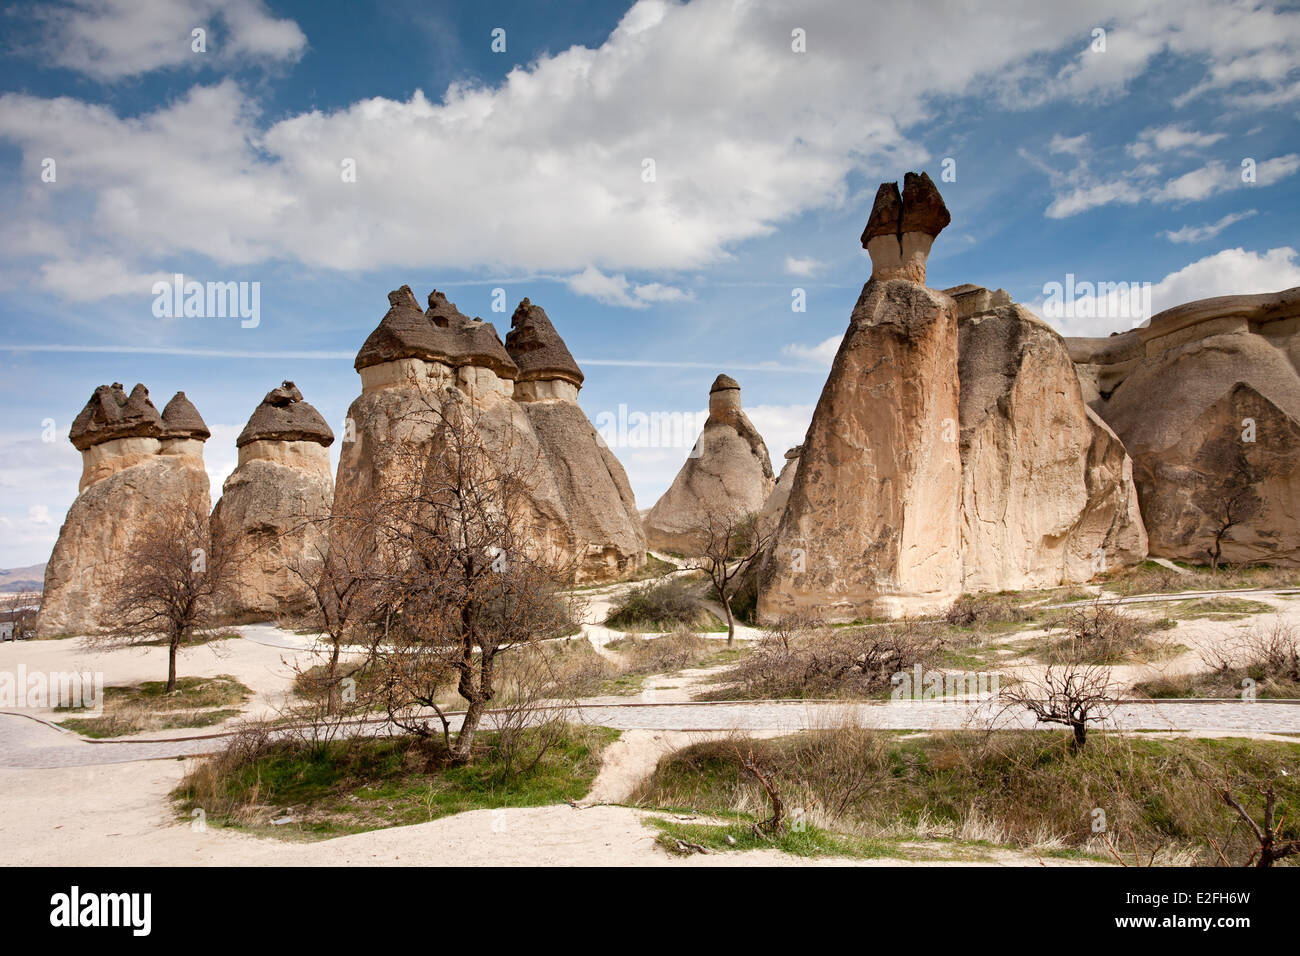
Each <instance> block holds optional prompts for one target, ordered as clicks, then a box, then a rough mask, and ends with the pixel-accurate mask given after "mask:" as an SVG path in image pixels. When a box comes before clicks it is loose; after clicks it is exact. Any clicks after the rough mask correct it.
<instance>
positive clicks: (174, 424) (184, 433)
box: [162, 392, 212, 441]
mask: <svg viewBox="0 0 1300 956" xmlns="http://www.w3.org/2000/svg"><path fill="white" fill-rule="evenodd" d="M162 423H163V435H164V437H166V438H192V439H197V440H198V441H207V440H208V439H209V438H211V437H212V432H210V431H208V426H207V424H206V423H205V422H204V421H203V416H202V415H200V414H199V410H198V409H197V408H195V407H194V403H193V402H191V401H190V400H189V398H187V397H186V395H185V393H184V392H177V393H176V394H175V395H173V396H172V400H171V401H170V402H168V403H167V404H166V405H165V406H163V412H162Z"/></svg>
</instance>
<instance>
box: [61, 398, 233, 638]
mask: <svg viewBox="0 0 1300 956" xmlns="http://www.w3.org/2000/svg"><path fill="white" fill-rule="evenodd" d="M69 437H70V439H71V441H72V444H73V445H74V446H75V447H76V448H77V449H78V450H79V451H80V452H81V460H82V473H81V482H80V486H79V491H80V493H79V494H78V495H77V498H76V500H75V501H73V503H72V507H70V508H69V509H68V515H67V518H66V519H65V520H64V522H63V527H62V528H60V529H59V537H58V540H57V541H56V542H55V545H54V551H53V553H52V554H51V555H50V560H49V563H48V564H47V565H46V568H45V589H44V594H43V596H42V599H41V611H40V615H39V617H38V619H37V635H38V636H40V637H52V636H56V635H61V634H88V633H93V632H96V631H100V630H103V629H104V628H106V627H108V626H110V625H111V624H112V623H113V622H112V621H111V620H110V619H109V616H110V610H111V609H110V608H109V606H108V603H107V602H108V601H109V600H110V599H111V594H112V592H113V590H114V589H115V587H116V585H117V584H118V582H119V581H120V580H121V575H122V567H123V557H124V556H125V555H126V554H127V553H128V552H129V551H130V548H131V546H132V544H133V542H134V540H135V538H136V535H137V534H139V533H141V532H142V531H143V530H144V529H147V527H148V525H149V522H150V520H151V519H152V517H153V516H154V515H156V514H159V513H162V512H165V511H174V510H175V509H177V508H185V507H190V506H193V507H201V508H202V510H203V512H204V513H205V514H206V513H207V511H208V509H209V507H210V499H209V495H208V474H207V472H206V471H205V470H204V468H203V443H204V442H205V441H206V440H207V439H208V437H209V432H208V428H207V426H206V425H204V423H203V419H202V417H200V415H199V413H198V411H197V410H196V409H195V408H194V406H193V405H192V404H191V403H190V401H189V399H187V398H186V397H185V393H184V392H177V393H176V395H175V396H174V397H173V398H172V400H171V401H170V402H168V403H167V405H166V406H165V408H164V409H163V413H162V414H161V415H159V414H158V409H157V408H155V407H154V404H153V402H152V401H150V399H149V390H148V389H147V388H145V387H144V386H143V385H136V386H135V388H133V389H131V393H130V394H129V395H128V394H127V393H126V390H125V389H124V388H123V386H122V385H121V384H120V383H117V382H115V383H114V384H112V385H101V386H99V387H98V388H96V389H95V391H94V394H92V395H91V397H90V400H89V401H88V402H87V403H86V406H85V408H83V409H82V410H81V412H80V414H78V415H77V417H76V419H75V420H74V421H73V423H72V429H71V433H70V435H69Z"/></svg>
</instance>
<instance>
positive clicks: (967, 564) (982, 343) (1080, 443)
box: [949, 286, 1147, 592]
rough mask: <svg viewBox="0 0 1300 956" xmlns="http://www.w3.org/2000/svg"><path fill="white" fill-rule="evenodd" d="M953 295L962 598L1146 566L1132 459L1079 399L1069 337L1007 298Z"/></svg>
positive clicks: (966, 290) (968, 290)
mask: <svg viewBox="0 0 1300 956" xmlns="http://www.w3.org/2000/svg"><path fill="white" fill-rule="evenodd" d="M949 291H950V293H952V292H955V293H956V294H955V295H954V296H953V297H954V299H955V300H956V301H957V303H958V311H959V314H960V315H961V317H960V319H959V322H958V328H959V355H960V361H959V372H960V379H961V419H960V424H961V435H960V446H961V461H962V525H961V527H962V588H963V590H965V591H972V592H973V591H990V590H992V591H997V590H1012V589H1020V588H1027V587H1052V586H1056V585H1060V584H1067V583H1074V582H1080V581H1086V580H1088V579H1089V578H1091V577H1093V576H1094V575H1095V574H1097V573H1098V572H1100V571H1103V570H1106V569H1109V568H1115V567H1120V566H1123V565H1127V564H1133V563H1135V562H1137V561H1141V560H1142V559H1143V558H1145V557H1146V552H1147V539H1146V532H1145V530H1144V528H1143V523H1142V517H1141V515H1140V514H1139V512H1138V500H1137V490H1136V487H1135V485H1134V482H1133V474H1132V462H1131V461H1130V459H1129V457H1128V455H1127V454H1126V453H1125V451H1124V446H1123V445H1122V444H1121V442H1120V441H1119V439H1118V438H1117V437H1116V436H1115V434H1114V432H1112V431H1111V430H1110V428H1109V427H1107V425H1106V424H1105V423H1104V422H1103V421H1102V420H1101V419H1100V418H1098V417H1097V415H1096V413H1094V412H1093V411H1092V410H1091V409H1090V408H1088V407H1087V405H1086V404H1085V403H1084V401H1083V395H1082V393H1081V391H1080V388H1079V384H1078V381H1077V379H1076V377H1075V375H1074V373H1073V367H1072V364H1071V362H1070V356H1069V353H1068V351H1067V349H1066V345H1065V341H1064V340H1063V339H1062V338H1061V336H1060V335H1058V334H1057V333H1056V332H1055V330H1053V329H1051V328H1050V327H1049V326H1047V325H1046V323H1044V322H1043V321H1042V320H1040V319H1039V318H1038V317H1037V316H1035V315H1034V314H1033V313H1031V312H1030V311H1029V310H1028V309H1026V308H1024V307H1023V306H1019V305H1014V304H1011V303H1010V299H1009V298H1008V297H1007V296H1006V293H1000V294H998V293H989V291H988V290H987V289H979V288H978V287H974V286H963V287H959V289H958V290H949ZM1000 301H1001V302H1002V303H1003V304H993V303H997V302H1000Z"/></svg>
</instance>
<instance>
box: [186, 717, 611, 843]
mask: <svg viewBox="0 0 1300 956" xmlns="http://www.w3.org/2000/svg"><path fill="white" fill-rule="evenodd" d="M546 732H547V731H543V730H539V729H535V728H530V729H527V730H524V731H521V732H519V733H521V734H522V737H521V738H518V740H517V741H516V744H515V745H517V746H523V747H525V748H527V747H530V746H535V745H537V744H538V743H539V739H540V738H539V735H541V734H542V733H546ZM618 736H619V731H616V730H611V729H609V728H606V727H583V726H573V725H568V726H566V727H564V728H563V729H562V733H560V734H558V735H557V736H555V737H552V738H550V747H549V749H546V750H545V752H544V753H543V754H542V755H541V757H540V759H538V760H537V762H536V764H535V765H534V766H532V767H531V768H530V769H522V770H521V769H514V764H512V763H511V762H510V759H509V757H508V755H507V753H506V752H505V751H504V749H503V746H502V738H501V735H500V734H498V733H496V732H485V733H484V732H481V733H480V734H479V735H478V737H477V738H476V740H475V755H474V760H473V761H472V762H471V763H469V764H466V765H463V766H455V765H450V764H449V763H448V761H447V753H446V750H445V748H444V747H443V745H442V742H441V740H436V741H434V740H431V741H418V740H413V739H411V738H405V737H403V738H383V739H372V738H366V739H356V740H349V741H336V742H333V743H331V744H329V745H328V746H325V747H321V748H316V749H311V748H305V747H303V746H300V745H299V746H295V745H294V744H292V743H290V742H288V741H283V742H279V743H275V744H270V745H267V746H264V747H262V748H258V749H255V750H253V751H251V753H244V754H239V753H236V754H229V753H228V754H227V755H224V756H219V757H216V758H212V759H209V760H207V761H204V762H203V763H202V764H200V765H198V766H197V767H196V768H195V769H194V770H192V771H190V773H188V774H187V775H186V776H185V778H184V779H183V780H182V781H181V783H180V785H179V786H178V787H177V788H176V789H175V790H174V791H173V792H172V797H173V799H174V800H175V802H176V809H177V814H178V815H179V816H180V817H182V818H185V819H188V818H189V815H190V812H191V811H192V810H194V809H196V808H200V807H201V808H202V809H203V810H204V811H205V813H206V814H207V821H208V823H209V824H212V825H215V826H222V827H234V828H238V829H242V830H248V831H252V832H258V833H267V834H274V835H276V836H279V837H282V838H290V839H293V838H299V839H302V838H307V839H310V838H322V837H330V836H336V835H340V834H347V833H360V832H363V831H366V830H375V829H380V828H385V827H394V826H408V825H411V824H416V823H425V822H428V821H429V820H436V819H438V818H439V817H444V816H449V815H451V814H454V813H464V812H466V811H469V810H485V809H496V808H502V807H537V806H546V805H549V804H555V803H563V802H565V801H567V800H575V801H576V800H580V799H581V798H582V797H584V796H585V795H586V794H587V792H588V791H589V790H590V789H591V783H592V781H593V780H594V779H595V777H596V773H597V772H598V771H599V769H600V755H601V753H602V751H603V750H604V748H605V747H606V746H608V745H609V744H610V743H612V742H613V741H615V740H617V739H618ZM285 817H288V818H289V821H290V822H286V823H284V824H282V825H275V824H273V823H272V822H271V821H272V820H275V819H284V818H285Z"/></svg>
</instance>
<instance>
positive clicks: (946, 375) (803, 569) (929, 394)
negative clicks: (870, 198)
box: [758, 173, 961, 620]
mask: <svg viewBox="0 0 1300 956" xmlns="http://www.w3.org/2000/svg"><path fill="white" fill-rule="evenodd" d="M949 218H950V217H949V215H948V211H947V209H946V208H945V207H944V204H943V200H942V198H940V196H939V193H938V190H937V189H935V187H934V184H933V183H932V182H931V181H930V178H929V177H928V176H926V175H925V174H924V173H922V174H921V175H919V176H918V175H914V174H912V173H909V174H908V175H907V176H906V177H905V180H904V187H903V190H902V192H901V194H900V192H899V190H898V185H897V183H883V184H881V186H880V189H879V190H878V191H877V193H876V202H875V205H874V207H873V208H872V212H871V217H870V219H869V220H868V222H867V227H866V229H865V230H864V231H863V234H862V244H863V246H865V247H866V249H867V252H868V254H869V255H870V256H871V264H872V273H871V278H870V280H869V281H868V282H867V283H866V285H865V286H864V287H863V289H862V295H861V296H860V297H859V299H858V303H857V305H856V306H855V308H854V310H853V315H852V317H851V318H850V320H849V328H848V331H847V332H846V333H845V335H844V339H843V341H842V342H841V343H840V348H839V351H838V352H837V353H836V355H835V360H834V363H833V364H832V366H831V371H830V375H829V377H828V378H827V380H826V385H825V386H824V388H823V389H822V394H821V398H820V399H819V400H818V402H817V407H816V409H815V411H814V412H813V418H812V423H811V424H810V425H809V428H808V433H807V436H806V438H805V439H804V444H803V452H802V454H801V456H800V458H799V467H798V470H797V471H796V473H795V476H794V481H793V484H792V486H791V488H790V497H789V501H788V503H787V505H786V509H785V513H784V515H783V516H782V519H781V522H780V525H779V526H778V530H777V533H776V539H775V542H774V545H773V549H772V551H771V553H770V556H769V559H768V560H767V561H766V562H765V564H764V566H763V568H762V569H761V570H760V572H759V585H758V614H759V617H760V618H761V619H764V620H772V619H775V618H779V617H781V616H783V615H786V614H791V613H799V612H803V613H815V614H817V615H819V616H822V617H826V618H830V619H841V620H843V619H852V618H859V617H877V616H897V615H900V614H906V613H921V612H928V611H933V610H937V609H941V608H943V607H945V606H947V605H948V604H949V603H951V601H952V600H953V599H954V598H955V597H956V596H957V594H958V593H959V591H960V587H961V555H960V544H961V539H960V498H961V459H960V456H959V452H958V444H957V442H956V441H955V440H945V433H948V434H950V435H951V436H952V438H954V439H955V437H956V434H955V432H956V425H957V421H958V391H957V390H958V386H957V309H956V304H955V303H954V302H953V300H952V299H951V298H949V297H948V296H946V295H944V294H943V293H941V292H937V291H935V290H933V289H928V288H926V287H925V285H924V284H923V283H924V281H925V264H926V257H927V256H928V254H929V250H930V246H931V243H932V242H933V241H934V237H935V236H937V235H938V233H939V232H940V230H942V229H943V227H944V226H946V225H947V224H948V222H949Z"/></svg>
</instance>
